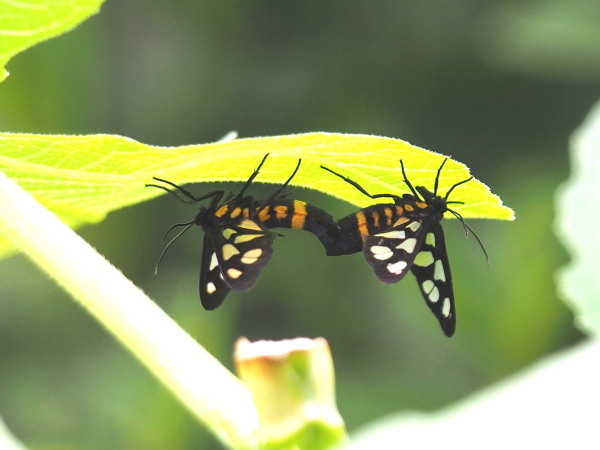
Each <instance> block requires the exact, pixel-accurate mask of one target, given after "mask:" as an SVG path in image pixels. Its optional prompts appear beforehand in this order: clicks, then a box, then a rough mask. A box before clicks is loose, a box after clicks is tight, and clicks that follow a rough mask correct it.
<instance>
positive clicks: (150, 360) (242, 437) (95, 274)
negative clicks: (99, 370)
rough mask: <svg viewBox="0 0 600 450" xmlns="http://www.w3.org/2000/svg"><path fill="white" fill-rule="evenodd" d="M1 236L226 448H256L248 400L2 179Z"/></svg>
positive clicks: (79, 242) (166, 320) (121, 280)
mask: <svg viewBox="0 0 600 450" xmlns="http://www.w3.org/2000/svg"><path fill="white" fill-rule="evenodd" d="M0 231H1V232H2V233H3V234H5V235H6V237H7V238H8V239H9V240H10V241H11V242H12V243H13V244H15V245H16V246H18V247H19V248H20V249H21V250H22V251H23V252H25V253H26V254H27V255H28V256H29V257H30V258H31V259H32V260H33V261H34V262H35V263H36V264H38V265H39V266H40V267H41V268H42V270H44V271H45V272H46V273H48V275H50V276H51V277H52V278H53V279H54V280H56V282H57V283H59V284H60V285H61V286H62V287H63V288H64V289H65V290H66V291H67V292H69V293H70V294H71V295H72V296H73V298H75V299H76V300H77V301H78V302H79V303H81V305H83V307H85V308H86V309H87V310H88V311H89V312H90V313H91V314H92V315H93V316H94V317H95V318H96V319H98V321H100V322H101V323H102V324H103V325H104V326H105V327H106V328H107V329H108V330H109V331H110V332H111V333H113V334H114V335H115V336H116V337H117V339H119V340H120V341H121V342H122V343H123V345H125V347H126V348H128V349H129V350H130V351H131V352H132V353H133V354H134V355H135V356H136V357H137V358H138V359H139V360H140V361H141V362H142V363H143V364H144V365H145V366H146V367H147V368H148V369H149V370H150V371H151V372H152V373H153V374H154V375H155V376H156V377H157V378H158V379H159V380H160V381H162V383H163V384H164V385H165V386H166V387H167V388H168V389H170V390H171V391H172V392H173V394H175V396H176V397H177V398H178V399H179V400H180V401H181V402H182V403H183V404H184V405H185V406H186V407H187V408H188V409H189V410H190V411H191V412H192V414H194V415H195V416H196V417H197V418H199V419H200V420H202V421H203V422H204V423H205V424H206V425H207V426H208V427H209V428H210V429H211V430H212V431H213V432H214V433H215V435H216V436H217V437H218V438H219V439H220V440H221V441H222V442H223V443H224V444H225V445H227V446H230V447H234V448H253V447H256V446H257V443H256V439H257V435H258V434H257V427H258V419H257V414H256V408H255V406H254V403H253V401H252V397H251V394H250V393H249V391H248V390H247V389H246V388H245V387H244V386H243V384H242V383H241V382H240V381H239V380H238V379H237V378H236V377H235V376H234V375H233V374H232V373H231V372H229V371H228V370H227V369H226V368H225V367H223V366H222V365H221V364H220V363H219V361H217V360H216V359H215V358H214V357H213V356H212V355H210V354H209V353H208V352H207V351H206V350H205V349H204V348H202V347H201V346H200V345H199V344H198V343H197V342H196V341H194V340H193V339H192V338H191V337H190V336H189V335H188V334H186V333H185V332H184V331H183V330H182V329H181V328H180V327H179V326H178V325H177V324H176V323H175V322H174V321H173V320H172V319H171V318H170V317H168V316H167V315H166V314H165V313H164V312H163V311H162V310H161V309H160V308H159V307H158V306H157V305H156V304H155V303H154V302H153V301H152V300H151V299H149V298H148V297H147V296H146V295H145V294H144V293H143V292H142V291H141V290H140V289H139V288H138V287H136V286H135V285H134V284H133V283H132V282H131V281H129V280H128V279H127V278H126V277H125V276H124V275H123V274H122V273H121V272H120V271H119V270H117V269H116V268H115V267H114V266H112V265H111V264H110V263H109V262H108V261H107V260H106V259H104V257H102V256H101V255H100V254H98V252H96V251H95V250H94V249H93V248H92V247H91V246H90V245H89V244H88V243H87V242H85V241H84V240H83V239H82V238H81V237H79V236H78V235H77V234H76V233H75V232H73V230H71V229H70V228H69V227H67V226H66V225H64V224H63V223H62V222H61V221H60V220H58V219H57V218H56V216H54V215H53V214H52V213H50V212H49V211H48V210H47V209H46V208H45V207H43V206H42V205H41V204H40V203H38V202H37V201H36V200H35V199H34V198H33V197H31V196H30V195H29V194H27V193H26V192H25V191H23V190H22V189H21V188H20V187H19V186H18V185H16V184H15V183H14V182H12V181H11V180H10V179H9V178H8V177H6V176H5V175H4V174H2V173H0Z"/></svg>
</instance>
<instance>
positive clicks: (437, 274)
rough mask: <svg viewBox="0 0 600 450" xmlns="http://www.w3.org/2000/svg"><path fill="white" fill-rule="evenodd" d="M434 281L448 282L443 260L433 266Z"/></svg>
mask: <svg viewBox="0 0 600 450" xmlns="http://www.w3.org/2000/svg"><path fill="white" fill-rule="evenodd" d="M433 279H434V280H439V281H446V272H444V265H443V264H442V260H441V259H438V260H437V261H436V262H435V266H433Z"/></svg>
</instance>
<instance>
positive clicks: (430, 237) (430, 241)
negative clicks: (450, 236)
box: [425, 233, 435, 247]
mask: <svg viewBox="0 0 600 450" xmlns="http://www.w3.org/2000/svg"><path fill="white" fill-rule="evenodd" d="M425 243H426V244H429V245H431V246H432V247H435V234H433V233H427V237H426V238H425Z"/></svg>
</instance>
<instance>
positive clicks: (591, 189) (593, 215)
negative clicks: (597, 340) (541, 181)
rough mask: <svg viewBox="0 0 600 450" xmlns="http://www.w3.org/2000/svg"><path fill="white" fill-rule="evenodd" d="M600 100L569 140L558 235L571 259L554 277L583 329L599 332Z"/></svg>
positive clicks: (596, 333)
mask: <svg viewBox="0 0 600 450" xmlns="http://www.w3.org/2000/svg"><path fill="white" fill-rule="evenodd" d="M599 150H600V103H598V104H597V105H596V106H595V107H594V108H593V109H592V112H591V113H590V114H589V116H588V118H587V119H586V121H585V122H584V124H583V125H582V126H581V128H580V129H579V130H578V131H577V132H576V133H575V134H574V135H573V139H572V143H571V164H572V169H571V170H572V174H571V178H570V179H569V181H568V182H567V183H565V185H564V186H563V187H562V188H561V189H560V190H559V192H558V195H557V201H556V210H557V219H556V229H557V235H558V238H559V239H560V240H561V241H562V242H563V244H564V245H565V247H566V248H567V249H568V250H569V252H570V253H571V259H572V261H571V264H569V265H568V266H567V267H566V268H564V269H563V270H562V271H561V272H560V273H559V277H558V286H559V290H560V291H561V294H562V297H563V298H564V299H565V301H566V302H567V303H568V304H569V305H570V306H571V307H572V308H573V310H574V311H575V315H576V321H577V324H578V325H579V327H580V328H582V329H583V330H584V331H586V332H589V333H592V334H595V335H596V336H598V335H600V301H598V299H600V278H599V277H598V273H600V260H599V259H598V255H600V238H599V236H598V223H600V205H599V204H598V199H599V198H600V177H599V176H598V174H600V151H599Z"/></svg>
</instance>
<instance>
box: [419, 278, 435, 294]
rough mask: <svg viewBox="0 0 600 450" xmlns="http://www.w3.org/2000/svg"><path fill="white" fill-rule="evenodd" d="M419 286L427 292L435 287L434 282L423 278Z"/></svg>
mask: <svg viewBox="0 0 600 450" xmlns="http://www.w3.org/2000/svg"><path fill="white" fill-rule="evenodd" d="M421 286H422V287H423V290H424V291H425V293H426V294H429V293H430V292H431V291H432V290H433V288H434V287H435V284H434V282H433V281H431V280H425V281H423V282H422V283H421Z"/></svg>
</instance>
